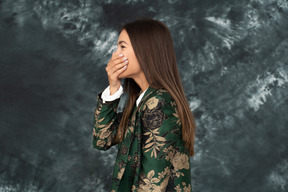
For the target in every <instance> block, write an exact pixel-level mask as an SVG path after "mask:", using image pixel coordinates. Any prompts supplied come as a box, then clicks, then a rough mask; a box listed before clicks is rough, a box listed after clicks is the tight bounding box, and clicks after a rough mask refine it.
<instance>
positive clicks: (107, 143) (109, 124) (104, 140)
mask: <svg viewBox="0 0 288 192" xmlns="http://www.w3.org/2000/svg"><path fill="white" fill-rule="evenodd" d="M103 92H104V90H103V91H101V92H100V93H99V94H98V95H97V105H96V108H95V111H94V119H93V136H92V143H93V147H94V148H96V149H99V150H108V149H109V148H110V147H112V146H113V145H115V144H116V143H114V139H115V137H116V134H117V130H118V126H119V124H120V120H121V117H122V112H119V113H117V107H118V104H119V101H120V97H119V98H117V99H115V100H112V101H105V102H104V101H103V99H102V98H101V96H102V93H103Z"/></svg>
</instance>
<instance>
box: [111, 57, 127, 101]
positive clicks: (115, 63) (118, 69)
mask: <svg viewBox="0 0 288 192" xmlns="http://www.w3.org/2000/svg"><path fill="white" fill-rule="evenodd" d="M125 58H126V59H125ZM125 61H126V62H125ZM127 64H128V59H127V57H123V54H122V55H121V56H119V55H118V54H116V53H114V52H113V53H112V57H111V59H110V60H109V62H108V64H107V67H106V71H107V75H108V80H109V85H110V95H113V94H114V93H115V92H116V91H117V90H118V89H119V88H120V85H121V81H120V79H119V78H118V75H119V74H120V73H122V72H124V71H125V70H126V69H127Z"/></svg>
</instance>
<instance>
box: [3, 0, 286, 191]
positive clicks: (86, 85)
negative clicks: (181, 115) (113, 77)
mask: <svg viewBox="0 0 288 192" xmlns="http://www.w3.org/2000/svg"><path fill="white" fill-rule="evenodd" d="M125 2H126V3H125ZM141 16H146V17H151V18H154V19H157V20H160V21H162V22H164V23H165V24H166V25H167V26H168V27H169V29H170V31H171V34H172V36H173V41H174V45H175V51H176V56H177V61H178V68H179V70H180V73H181V78H182V82H183V86H184V88H185V93H186V96H187V99H188V100H189V103H190V106H191V110H192V111H193V113H194V116H195V119H196V124H197V132H196V133H197V135H196V143H195V151H196V154H195V156H194V157H191V167H192V170H191V171H192V189H193V192H259V191H261V192H286V191H288V115H287V114H288V89H287V88H288V1H287V0H242V1H239V0H238V1H236V0H230V1H228V0H217V1H216V0H191V1H177V0H169V1H159V0H158V1H149V2H148V1H144V0H142V1H140V0H134V1H133V0H127V1H113V0H110V1H92V0H90V1H89V0H78V1H76V0H74V1H72V0H70V1H69V0H66V1H64V0H63V1H59V0H58V1H56V0H13V1H12V0H0V64H1V65H0V67H1V68H0V149H1V150H0V191H13V192H14V191H21V192H23V191H24V192H26V191H27V192H32V191H33V192H34V191H37V192H38V191H61V192H62V191H69V192H72V191H81V192H85V191H97V192H101V191H103V192H106V191H109V189H110V184H111V181H110V178H111V175H112V169H113V166H114V162H115V158H116V154H117V148H116V146H114V147H112V148H111V149H110V150H108V151H98V150H96V149H93V147H92V126H93V125H92V120H93V113H94V109H95V107H96V97H97V94H98V93H99V91H101V90H103V89H104V88H106V87H107V86H108V79H107V73H106V71H105V67H106V64H107V62H108V61H109V59H110V57H111V55H112V51H113V50H115V48H116V42H117V40H118V34H117V28H118V27H119V26H120V25H121V24H123V23H125V22H129V21H132V20H134V19H136V18H137V17H141ZM121 101H123V100H121ZM123 103H124V102H122V107H123ZM120 107H121V106H120Z"/></svg>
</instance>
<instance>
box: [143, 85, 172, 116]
mask: <svg viewBox="0 0 288 192" xmlns="http://www.w3.org/2000/svg"><path fill="white" fill-rule="evenodd" d="M152 111H162V112H163V113H165V114H166V115H167V116H170V115H173V113H176V112H177V109H176V102H175V100H174V98H173V97H172V95H171V94H170V93H169V92H168V91H167V90H166V89H164V88H160V89H157V90H156V91H155V92H154V93H152V94H151V95H149V97H148V98H147V99H146V100H145V101H144V102H143V106H142V110H141V112H142V113H145V112H146V113H147V112H149V113H151V112H152Z"/></svg>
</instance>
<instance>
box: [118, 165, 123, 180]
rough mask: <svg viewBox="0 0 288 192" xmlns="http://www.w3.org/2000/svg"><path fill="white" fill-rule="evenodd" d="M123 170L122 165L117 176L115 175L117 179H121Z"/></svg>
mask: <svg viewBox="0 0 288 192" xmlns="http://www.w3.org/2000/svg"><path fill="white" fill-rule="evenodd" d="M124 170H125V168H124V167H122V168H121V169H120V171H119V172H118V176H117V178H118V179H121V178H122V176H123V174H124Z"/></svg>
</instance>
